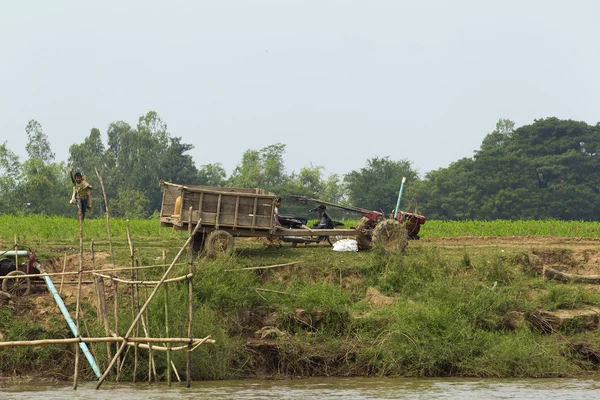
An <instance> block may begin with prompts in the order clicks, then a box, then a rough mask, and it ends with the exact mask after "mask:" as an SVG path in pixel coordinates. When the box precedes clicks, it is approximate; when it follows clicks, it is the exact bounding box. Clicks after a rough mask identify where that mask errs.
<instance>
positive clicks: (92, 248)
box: [90, 239, 104, 323]
mask: <svg viewBox="0 0 600 400" xmlns="http://www.w3.org/2000/svg"><path fill="white" fill-rule="evenodd" d="M90 250H91V253H92V254H91V256H92V269H96V259H95V256H96V254H95V252H94V239H92V246H91V249H90ZM93 281H94V289H96V315H97V316H98V321H100V322H101V323H102V318H103V317H104V315H102V311H101V310H100V289H99V288H98V278H97V277H94V279H93Z"/></svg>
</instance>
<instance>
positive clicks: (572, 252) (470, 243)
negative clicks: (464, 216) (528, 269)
mask: <svg viewBox="0 0 600 400" xmlns="http://www.w3.org/2000/svg"><path fill="white" fill-rule="evenodd" d="M419 242H420V243H423V244H426V243H431V244H436V245H438V246H442V247H446V248H465V247H466V248H473V247H477V248H486V247H489V248H499V249H501V250H506V251H507V252H508V251H509V250H512V251H522V252H526V253H527V254H528V255H529V261H530V262H531V263H532V264H533V266H534V267H536V268H539V269H540V271H541V270H542V269H543V268H544V267H546V266H547V267H552V268H554V269H557V270H559V271H561V272H566V273H572V274H578V275H600V239H587V238H575V237H573V238H565V237H540V236H535V237H533V236H532V237H529V236H509V237H474V236H464V237H459V238H441V239H427V238H423V239H421V240H420V241H419Z"/></svg>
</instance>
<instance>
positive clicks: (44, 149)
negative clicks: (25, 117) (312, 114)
mask: <svg viewBox="0 0 600 400" xmlns="http://www.w3.org/2000/svg"><path fill="white" fill-rule="evenodd" d="M25 132H26V133H27V145H26V146H25V149H26V150H27V154H28V155H29V158H37V159H38V160H40V161H41V162H43V163H44V164H45V165H48V164H50V163H51V162H52V161H54V153H53V152H52V149H51V146H50V141H49V140H48V136H47V135H46V134H45V133H44V130H43V129H42V125H41V124H40V123H39V122H37V121H36V120H33V119H32V120H31V121H29V123H28V124H27V126H26V127H25Z"/></svg>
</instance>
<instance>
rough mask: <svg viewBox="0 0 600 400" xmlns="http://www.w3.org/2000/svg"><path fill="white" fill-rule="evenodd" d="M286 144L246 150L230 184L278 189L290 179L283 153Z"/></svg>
mask: <svg viewBox="0 0 600 400" xmlns="http://www.w3.org/2000/svg"><path fill="white" fill-rule="evenodd" d="M284 154H285V145H284V144H281V143H277V144H273V145H270V146H267V147H264V148H262V149H261V150H246V151H245V152H244V154H243V156H242V162H241V163H240V164H238V165H237V167H236V168H235V170H234V171H233V173H232V174H231V176H230V177H229V180H228V185H229V186H238V187H258V188H262V189H265V190H272V191H274V189H276V188H277V187H279V186H281V185H283V184H285V183H286V181H287V180H288V178H289V177H288V176H287V175H286V174H285V164H284V161H283V155H284Z"/></svg>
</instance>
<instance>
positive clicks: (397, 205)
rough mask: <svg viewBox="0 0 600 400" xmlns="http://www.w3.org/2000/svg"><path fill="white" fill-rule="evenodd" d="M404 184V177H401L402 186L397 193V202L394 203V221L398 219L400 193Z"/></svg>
mask: <svg viewBox="0 0 600 400" xmlns="http://www.w3.org/2000/svg"><path fill="white" fill-rule="evenodd" d="M404 182H406V177H405V176H403V177H402V184H401V185H400V191H399V192H398V202H397V203H396V210H395V211H394V219H398V211H399V210H400V198H401V197H402V191H403V190H404Z"/></svg>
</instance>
